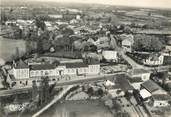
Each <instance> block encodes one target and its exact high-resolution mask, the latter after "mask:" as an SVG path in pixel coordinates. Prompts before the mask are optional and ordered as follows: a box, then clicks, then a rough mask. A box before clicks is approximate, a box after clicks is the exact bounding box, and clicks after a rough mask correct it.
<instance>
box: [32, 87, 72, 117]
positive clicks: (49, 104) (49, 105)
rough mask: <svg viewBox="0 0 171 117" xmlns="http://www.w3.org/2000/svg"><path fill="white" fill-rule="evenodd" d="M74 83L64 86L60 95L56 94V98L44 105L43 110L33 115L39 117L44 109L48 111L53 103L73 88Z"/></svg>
mask: <svg viewBox="0 0 171 117" xmlns="http://www.w3.org/2000/svg"><path fill="white" fill-rule="evenodd" d="M73 87H74V85H70V86H68V87H66V88H64V89H63V90H62V91H61V92H60V94H59V95H56V96H55V97H54V99H53V100H52V101H51V102H50V103H48V104H47V105H46V106H45V107H43V108H42V109H41V110H39V111H38V112H37V113H35V114H34V115H33V116H32V117H38V116H40V115H41V114H42V113H43V112H44V111H46V110H47V109H48V108H50V107H51V106H52V105H53V104H55V103H56V102H58V101H59V100H60V99H61V98H62V97H63V96H64V95H65V94H66V93H67V92H68V91H69V90H70V89H71V88H73Z"/></svg>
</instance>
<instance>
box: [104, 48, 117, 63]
mask: <svg viewBox="0 0 171 117" xmlns="http://www.w3.org/2000/svg"><path fill="white" fill-rule="evenodd" d="M102 56H103V58H104V59H105V60H106V61H107V62H110V61H112V62H117V61H118V52H117V51H113V50H103V51H102Z"/></svg>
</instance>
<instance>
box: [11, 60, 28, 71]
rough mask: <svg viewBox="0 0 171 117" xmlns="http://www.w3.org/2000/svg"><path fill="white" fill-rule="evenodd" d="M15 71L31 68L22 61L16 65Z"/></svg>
mask: <svg viewBox="0 0 171 117" xmlns="http://www.w3.org/2000/svg"><path fill="white" fill-rule="evenodd" d="M14 68H15V69H26V68H29V66H28V65H27V64H26V63H25V62H24V61H22V60H21V59H20V60H19V61H18V63H16V66H14Z"/></svg>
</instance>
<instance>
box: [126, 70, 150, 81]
mask: <svg viewBox="0 0 171 117" xmlns="http://www.w3.org/2000/svg"><path fill="white" fill-rule="evenodd" d="M128 75H129V76H130V77H131V78H133V79H135V78H137V77H139V78H141V80H142V81H147V80H149V79H150V75H151V72H150V71H147V70H144V69H133V70H132V71H130V72H129V73H128Z"/></svg>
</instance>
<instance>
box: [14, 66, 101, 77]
mask: <svg viewBox="0 0 171 117" xmlns="http://www.w3.org/2000/svg"><path fill="white" fill-rule="evenodd" d="M98 73H100V65H89V66H88V67H80V68H66V67H65V66H59V67H57V68H55V69H49V70H29V69H14V77H15V78H16V79H25V78H32V77H42V76H49V77H52V76H60V75H82V74H90V75H91V74H98Z"/></svg>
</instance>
